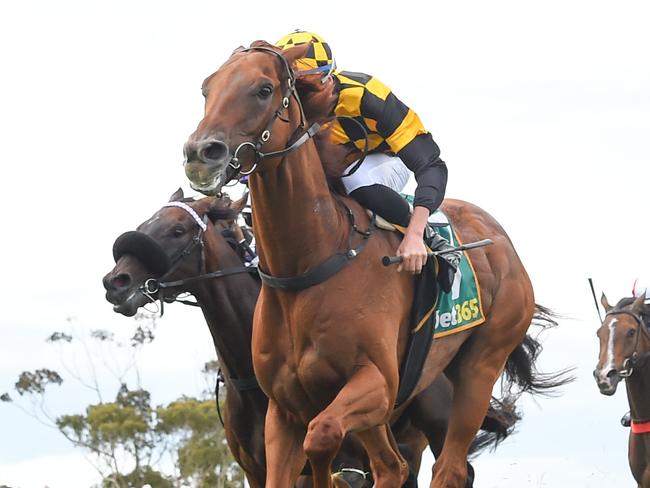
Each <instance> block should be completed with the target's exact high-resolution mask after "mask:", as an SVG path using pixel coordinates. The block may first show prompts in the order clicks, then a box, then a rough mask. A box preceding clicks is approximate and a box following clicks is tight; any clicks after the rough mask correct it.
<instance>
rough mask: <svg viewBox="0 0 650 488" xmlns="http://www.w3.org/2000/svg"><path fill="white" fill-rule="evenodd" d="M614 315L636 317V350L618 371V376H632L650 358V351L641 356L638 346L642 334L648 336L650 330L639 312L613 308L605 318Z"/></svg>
mask: <svg viewBox="0 0 650 488" xmlns="http://www.w3.org/2000/svg"><path fill="white" fill-rule="evenodd" d="M613 315H629V316H630V317H632V318H633V319H634V321H635V322H636V325H637V329H636V341H635V343H634V352H633V353H632V355H631V356H629V357H627V358H625V359H624V360H623V369H621V370H620V371H618V376H620V377H621V378H629V377H630V376H632V374H634V372H635V371H636V370H637V369H639V368H641V367H642V366H643V365H644V363H645V361H646V360H647V359H649V358H650V351H648V352H646V353H644V354H642V355H641V356H639V354H638V352H637V348H638V347H639V338H640V336H641V334H647V335H648V336H650V332H649V331H648V329H647V327H646V324H645V322H644V321H643V318H642V317H641V316H640V315H639V314H636V313H634V312H630V311H629V310H611V311H609V312H607V313H606V314H605V320H606V319H607V317H609V316H613ZM603 322H604V320H603ZM635 368H636V369H635Z"/></svg>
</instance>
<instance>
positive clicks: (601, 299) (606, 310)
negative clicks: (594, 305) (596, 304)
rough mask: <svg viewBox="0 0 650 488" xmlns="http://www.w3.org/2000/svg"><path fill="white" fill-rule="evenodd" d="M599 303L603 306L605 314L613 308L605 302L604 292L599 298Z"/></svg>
mask: <svg viewBox="0 0 650 488" xmlns="http://www.w3.org/2000/svg"><path fill="white" fill-rule="evenodd" d="M600 303H602V304H603V308H604V309H605V312H609V311H610V310H611V309H612V308H614V307H612V306H611V305H610V304H609V302H608V301H607V297H606V296H605V292H603V295H602V296H601V297H600Z"/></svg>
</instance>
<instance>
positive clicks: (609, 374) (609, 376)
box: [607, 369, 617, 378]
mask: <svg viewBox="0 0 650 488" xmlns="http://www.w3.org/2000/svg"><path fill="white" fill-rule="evenodd" d="M616 374H617V373H616V370H615V369H611V370H609V371H608V372H607V377H608V378H613V377H614V376H616Z"/></svg>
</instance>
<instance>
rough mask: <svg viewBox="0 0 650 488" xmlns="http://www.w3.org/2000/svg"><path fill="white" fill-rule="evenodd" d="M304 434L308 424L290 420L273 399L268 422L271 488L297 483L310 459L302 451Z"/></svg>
mask: <svg viewBox="0 0 650 488" xmlns="http://www.w3.org/2000/svg"><path fill="white" fill-rule="evenodd" d="M304 436H305V427H304V426H303V425H301V424H300V423H299V422H295V421H293V420H292V419H289V418H288V417H287V416H286V415H285V414H283V413H282V412H280V410H279V409H278V406H277V404H276V403H275V402H274V401H273V400H269V408H268V410H267V412H266V422H265V424H264V439H265V440H264V443H265V445H266V486H267V488H286V487H288V486H294V485H295V483H296V480H297V479H298V476H300V473H301V471H302V469H303V467H304V466H305V461H306V460H307V458H306V456H305V453H304V452H303V450H302V441H303V439H304Z"/></svg>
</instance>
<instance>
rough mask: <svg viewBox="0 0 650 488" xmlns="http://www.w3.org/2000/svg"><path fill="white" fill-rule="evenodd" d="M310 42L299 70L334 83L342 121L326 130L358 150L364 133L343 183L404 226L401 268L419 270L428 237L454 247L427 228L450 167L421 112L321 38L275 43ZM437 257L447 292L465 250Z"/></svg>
mask: <svg viewBox="0 0 650 488" xmlns="http://www.w3.org/2000/svg"><path fill="white" fill-rule="evenodd" d="M305 43H311V44H312V45H311V47H310V48H309V50H308V51H307V54H306V56H305V57H304V58H302V59H299V60H297V61H296V65H295V69H296V71H295V75H296V76H297V77H300V76H304V75H313V74H319V73H322V76H323V78H322V82H323V83H327V84H332V88H333V90H334V94H335V95H336V102H335V106H334V108H333V115H336V116H337V118H336V119H334V120H333V121H332V122H331V123H329V124H327V127H326V128H327V130H330V131H331V136H330V137H331V140H332V142H333V143H335V144H342V145H345V146H346V147H348V148H350V149H351V150H357V151H361V150H363V148H364V145H365V143H366V135H367V142H368V154H367V156H366V158H365V159H364V161H363V163H362V164H361V165H360V166H359V165H357V164H356V163H352V164H351V165H350V166H349V167H348V169H347V170H346V171H345V173H344V177H343V178H342V180H343V185H344V186H345V189H346V190H347V192H348V194H349V195H350V196H351V197H353V198H354V199H355V200H357V201H358V202H359V203H361V204H362V205H363V206H364V207H366V208H368V209H370V210H371V211H373V212H376V213H377V214H378V215H380V216H382V217H383V218H385V219H386V220H388V221H389V222H391V223H393V224H397V225H400V226H402V227H405V228H406V233H405V235H404V239H403V240H402V243H401V245H400V246H399V248H398V250H397V254H398V255H401V256H403V257H404V262H403V264H402V265H401V266H400V268H401V269H404V270H406V271H409V272H412V273H419V272H420V271H421V269H422V266H423V265H424V264H425V262H426V260H427V249H426V246H425V245H424V242H423V236H425V237H426V243H427V244H428V245H429V247H430V248H431V249H432V250H434V251H440V250H444V249H449V248H451V246H450V245H449V243H448V242H447V241H446V240H445V239H444V238H443V237H442V236H440V235H439V234H437V233H435V232H434V231H433V228H432V227H430V226H429V225H428V218H429V215H430V214H432V213H433V212H434V211H435V210H436V209H437V208H438V207H439V206H440V204H441V203H442V200H443V198H444V195H445V188H446V185H447V167H446V165H445V163H444V161H442V160H441V159H440V149H439V148H438V145H437V144H436V143H435V142H434V140H433V138H432V137H431V134H430V133H429V132H428V131H427V130H426V129H425V128H424V126H423V125H422V122H421V121H420V119H419V117H418V116H417V115H416V113H415V112H414V111H413V110H411V109H409V108H408V107H407V106H406V105H405V104H404V103H402V102H401V101H400V100H399V99H398V98H397V97H396V96H395V94H394V93H393V92H392V91H391V90H390V89H389V88H388V87H387V86H386V85H384V84H383V83H382V82H380V81H379V80H378V79H377V78H375V77H374V76H370V75H366V74H363V73H354V72H349V71H340V70H337V69H336V64H335V62H334V57H333V56H332V51H331V50H330V47H329V45H328V44H327V43H326V42H325V41H324V40H323V39H322V38H321V37H319V36H317V35H316V34H313V33H311V32H304V31H299V30H298V31H295V32H292V33H291V34H288V35H286V36H284V37H283V38H282V39H280V40H279V41H278V42H277V43H276V46H278V47H280V48H281V49H288V48H291V47H294V46H297V45H300V44H305ZM344 117H345V118H344ZM350 118H354V120H356V122H355V121H354V120H350ZM361 126H362V127H363V129H364V130H365V133H364V130H362V129H361ZM355 167H356V169H355ZM351 171H353V172H352V173H351V174H350V172H351ZM411 172H412V173H414V175H415V179H416V181H417V188H416V190H415V201H414V204H413V206H414V208H413V212H412V214H411V208H410V206H409V204H408V203H407V201H406V200H405V199H404V198H402V197H401V196H400V195H399V193H398V192H399V191H401V190H402V189H403V188H404V186H405V185H406V183H407V181H408V179H409V177H410V175H411ZM425 232H426V234H425ZM440 256H441V257H444V258H445V259H444V263H445V264H444V265H443V269H441V277H442V281H441V286H442V287H443V289H445V290H446V291H448V289H450V288H451V285H452V283H453V279H454V275H455V273H456V268H457V267H458V262H459V259H460V253H457V252H456V253H454V252H451V253H446V254H441V255H440Z"/></svg>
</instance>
